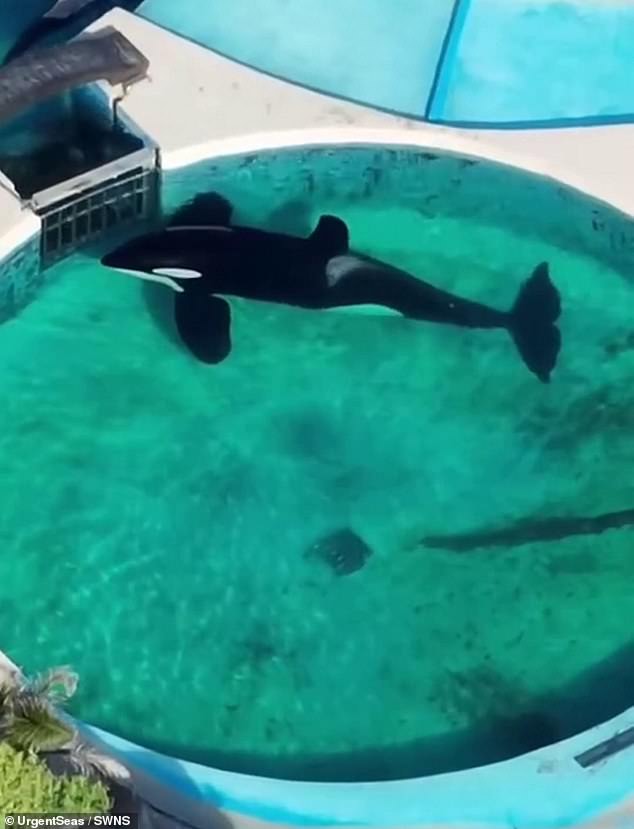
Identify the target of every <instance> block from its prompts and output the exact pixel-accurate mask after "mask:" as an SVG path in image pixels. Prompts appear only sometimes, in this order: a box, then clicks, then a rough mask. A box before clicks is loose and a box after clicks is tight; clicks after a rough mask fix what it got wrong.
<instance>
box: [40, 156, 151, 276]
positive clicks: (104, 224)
mask: <svg viewBox="0 0 634 829" xmlns="http://www.w3.org/2000/svg"><path fill="white" fill-rule="evenodd" d="M157 156H158V152H157V151H156V149H155V148H151V147H147V148H144V149H142V150H139V151H137V152H135V153H132V154H131V155H128V156H124V157H123V158H121V159H119V160H117V161H114V162H111V163H110V164H106V165H104V166H103V167H99V168H97V169H95V170H91V172H90V173H87V174H85V175H82V176H77V178H76V179H70V180H69V181H65V182H63V183H62V184H59V185H56V186H55V187H51V188H49V189H48V190H43V191H40V192H39V193H35V194H34V195H33V197H32V198H31V199H30V207H31V208H32V209H33V210H34V211H35V213H37V214H38V215H39V216H40V217H41V219H42V235H41V242H40V252H41V264H42V267H43V268H47V267H48V266H49V265H52V264H53V263H54V262H56V261H57V260H58V259H62V258H63V257H64V256H67V255H68V254H70V253H72V252H73V251H74V250H76V249H77V248H79V247H80V246H81V245H83V244H85V243H86V242H90V241H94V240H95V239H97V238H99V237H100V236H101V235H102V234H104V233H106V232H108V231H111V230H114V229H115V228H122V227H125V226H127V225H132V224H134V223H137V222H139V221H151V220H152V219H154V218H155V217H156V216H157V215H158V211H159V202H160V171H159V165H158V158H157Z"/></svg>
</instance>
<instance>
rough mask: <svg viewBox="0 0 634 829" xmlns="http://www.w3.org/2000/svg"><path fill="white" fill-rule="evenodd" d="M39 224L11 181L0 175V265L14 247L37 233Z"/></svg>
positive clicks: (0, 275)
mask: <svg viewBox="0 0 634 829" xmlns="http://www.w3.org/2000/svg"><path fill="white" fill-rule="evenodd" d="M40 226H41V222H40V219H39V218H38V217H37V216H36V215H35V213H33V211H32V210H30V208H29V207H27V206H26V205H23V203H22V201H21V200H20V198H19V196H18V195H17V194H16V193H15V191H14V190H13V187H12V185H11V183H10V182H8V181H7V180H6V179H5V178H4V176H0V265H1V263H2V262H3V260H4V259H6V258H7V257H8V256H9V255H10V254H11V252H12V251H13V250H15V248H18V247H20V245H23V244H24V243H25V242H28V240H29V239H31V238H32V237H33V236H35V235H36V234H37V233H39V232H40ZM0 279H2V274H1V273H0Z"/></svg>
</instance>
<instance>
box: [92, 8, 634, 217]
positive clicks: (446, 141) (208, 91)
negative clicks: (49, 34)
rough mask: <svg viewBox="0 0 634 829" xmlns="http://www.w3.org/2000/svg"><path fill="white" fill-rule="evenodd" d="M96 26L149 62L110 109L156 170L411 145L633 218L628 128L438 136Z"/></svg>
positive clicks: (148, 37) (115, 13) (138, 24)
mask: <svg viewBox="0 0 634 829" xmlns="http://www.w3.org/2000/svg"><path fill="white" fill-rule="evenodd" d="M106 25H111V26H114V27H116V28H118V29H120V30H121V31H122V32H123V33H124V34H125V36H126V37H127V38H128V39H129V40H130V41H131V42H132V43H134V44H135V46H136V47H137V48H138V49H139V50H140V51H141V52H143V54H144V55H145V56H146V57H147V58H148V59H149V61H150V70H149V73H148V79H147V80H145V81H141V82H140V83H138V84H137V85H135V86H134V87H133V88H132V89H130V90H129V91H128V94H127V95H126V96H125V98H124V99H123V101H122V102H121V104H120V106H121V109H122V110H123V111H124V112H125V113H126V115H128V116H129V117H130V118H131V119H132V120H133V121H135V122H136V123H138V124H140V125H141V126H142V128H143V129H144V131H145V132H147V133H148V134H149V135H150V136H151V137H152V138H153V139H154V140H155V141H156V142H157V143H158V145H159V146H160V147H161V150H162V163H163V167H164V168H165V169H168V170H169V169H175V168H178V167H182V166H184V165H186V164H190V163H193V162H195V161H199V160H202V159H204V158H208V157H210V156H217V155H228V154H235V153H240V152H248V151H250V150H253V149H258V148H266V147H279V146H284V145H288V144H291V145H292V144H302V143H303V144H306V143H321V142H324V143H341V142H345V141H350V142H352V143H354V142H357V143H359V142H368V143H389V142H390V141H395V142H399V143H403V142H406V141H411V143H412V144H419V145H424V146H440V147H445V148H447V149H452V148H453V149H454V150H455V151H456V152H462V153H465V154H474V155H481V156H483V157H485V158H497V159H499V160H500V161H502V162H506V163H509V164H512V165H516V166H522V167H526V168H528V169H531V170H534V171H535V172H541V173H544V174H546V175H551V176H554V177H557V178H559V179H561V180H563V181H564V182H566V183H569V184H571V185H572V186H575V187H578V188H580V189H582V190H586V191H587V192H589V193H590V194H591V195H594V196H596V197H597V198H599V199H602V200H604V201H607V202H610V203H612V204H613V205H615V206H616V207H618V208H620V209H621V210H623V211H625V212H627V213H630V214H632V215H634V170H633V169H632V166H631V164H630V163H629V155H630V147H632V146H634V125H623V126H609V127H584V128H576V129H553V130H528V131H523V130H519V131H514V130H462V129H452V128H449V127H439V126H434V125H431V124H425V123H422V122H420V121H414V120H408V119H406V118H401V117H396V116H392V115H388V114H385V113H382V112H378V111H375V110H373V109H369V108H367V107H364V106H360V105H357V104H352V103H348V102H346V101H340V100H336V99H334V98H331V97H329V96H327V95H322V94H319V93H316V92H312V91H309V90H306V89H304V88H302V87H299V86H295V85H293V84H290V83H286V82H285V81H281V80H278V79H276V78H272V77H269V76H267V75H263V74H262V73H260V72H256V71H254V70H252V69H249V68H248V67H245V66H242V65H240V64H238V63H235V62H234V61H231V60H228V59H227V58H224V57H222V56H220V55H217V54H215V53H214V52H211V51H209V50H208V49H204V48H202V47H201V46H198V45H196V44H194V43H192V42H190V41H187V40H184V39H182V38H178V37H176V36H175V35H173V34H171V33H169V32H167V31H165V30H163V29H161V28H160V27H158V26H156V25H154V24H152V23H149V22H147V21H146V20H143V19H142V18H140V17H136V16H134V15H132V14H130V13H129V12H125V11H123V10H121V9H113V10H112V11H110V12H109V13H108V14H106V15H105V16H104V17H102V18H101V19H100V20H98V21H97V22H96V23H94V24H93V25H92V27H91V29H92V30H93V31H95V30H98V29H100V28H102V27H103V26H106ZM176 44H178V47H176ZM107 91H108V90H107V89H106V92H107Z"/></svg>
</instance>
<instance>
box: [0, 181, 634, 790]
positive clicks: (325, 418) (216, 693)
mask: <svg viewBox="0 0 634 829" xmlns="http://www.w3.org/2000/svg"><path fill="white" fill-rule="evenodd" d="M231 181H232V188H233V193H232V195H235V193H236V192H237V191H238V190H240V191H241V192H242V197H241V198H240V199H239V202H238V204H239V208H240V209H239V215H238V218H242V219H243V220H245V219H248V220H249V221H253V222H257V223H258V224H262V225H264V226H266V225H269V226H273V225H274V226H276V227H278V228H279V227H284V226H286V227H287V228H291V227H292V229H293V230H295V231H297V230H299V229H300V228H301V227H303V228H304V230H306V229H307V228H309V227H311V226H312V225H313V224H314V222H315V220H316V218H317V216H318V215H319V214H320V213H321V212H326V211H327V212H334V213H337V214H339V215H341V216H342V217H344V218H345V219H346V220H347V221H348V222H349V224H350V227H351V233H352V240H353V244H354V246H355V247H357V248H359V249H361V250H364V251H368V252H370V253H372V254H374V255H376V256H378V257H381V258H383V259H385V260H387V261H390V262H394V263H395V264H398V265H400V266H402V267H405V268H408V269H410V270H411V271H413V272H415V273H420V274H421V275H423V274H427V275H429V276H430V278H431V276H432V275H433V281H434V282H435V283H436V284H438V285H442V286H443V287H445V288H448V289H450V290H454V291H456V292H458V293H461V294H463V295H465V296H469V297H472V298H477V299H480V300H483V301H486V302H490V303H492V304H494V305H495V306H496V307H507V306H509V305H510V303H511V301H512V299H513V297H514V296H515V294H516V292H517V289H518V286H519V284H520V282H521V280H522V279H524V278H525V277H526V275H527V274H528V273H529V272H530V271H531V269H532V268H533V266H534V265H535V264H536V263H537V262H539V261H541V260H544V259H546V260H548V261H549V262H550V264H551V270H552V274H553V278H554V279H555V281H556V283H557V284H558V286H559V288H560V290H561V292H562V295H563V298H564V303H565V312H564V317H563V323H562V328H563V334H564V343H565V347H564V351H563V353H562V358H561V363H560V366H559V368H558V370H557V372H556V374H555V376H554V379H553V383H552V385H550V386H543V385H541V384H539V383H538V382H537V381H536V380H535V379H534V378H533V377H532V375H530V374H529V373H528V372H527V371H526V370H525V368H524V367H523V365H522V364H521V362H520V361H519V359H518V357H517V355H516V353H515V351H514V349H513V347H512V345H511V344H510V342H509V340H508V338H507V336H506V335H505V334H504V333H503V332H469V331H462V330H451V329H448V328H442V327H434V326H431V325H423V324H412V323H406V322H403V321H401V320H399V319H391V318H385V317H372V316H351V315H348V314H344V313H340V312H339V313H338V312H332V313H313V312H308V311H301V310H293V309H288V308H280V307H273V306H268V305H256V304H250V303H246V302H240V301H237V302H235V303H233V305H234V351H233V354H232V355H231V357H230V359H229V360H228V361H227V362H225V363H224V364H222V365H220V366H218V367H215V368H210V367H208V366H204V365H200V364H197V363H195V362H193V361H192V360H191V359H190V358H189V356H188V355H187V354H186V353H185V352H184V351H183V350H182V349H181V348H180V347H179V345H178V344H177V343H176V342H175V340H174V338H173V332H172V331H171V330H170V327H169V324H168V322H167V319H168V317H169V306H168V302H169V299H170V297H169V295H167V294H166V293H165V292H164V291H163V290H162V289H161V288H160V287H158V286H149V287H147V286H146V287H143V286H141V285H140V284H139V283H138V282H137V281H135V280H134V279H131V278H128V277H126V276H124V275H120V274H117V273H112V272H108V271H106V270H104V269H102V268H101V267H99V266H98V265H96V264H95V262H94V260H92V259H91V258H89V257H88V256H83V255H82V256H80V255H78V256H76V257H74V258H73V259H71V260H69V261H67V262H64V263H62V264H61V265H59V266H58V267H56V268H55V269H54V271H53V272H52V273H51V275H50V276H51V278H50V281H49V283H48V285H47V287H46V288H45V289H44V290H43V292H42V294H41V296H40V298H39V299H38V300H37V301H36V302H35V303H34V304H32V305H31V306H29V307H28V308H27V309H26V310H24V311H23V312H22V313H21V314H20V315H19V316H18V317H17V318H15V319H13V320H11V321H9V322H7V323H6V324H4V325H2V326H1V327H0V388H1V391H2V399H3V405H4V416H3V427H2V431H1V432H0V458H1V464H2V479H3V484H4V487H3V505H2V510H1V511H0V540H1V541H2V550H3V555H2V556H1V557H0V620H1V623H2V630H3V635H2V648H3V649H5V650H6V651H7V652H8V653H9V654H10V655H11V656H12V658H14V659H15V660H16V661H18V662H19V663H21V664H23V665H24V666H25V667H26V668H27V669H29V670H36V669H39V668H44V667H46V666H48V665H51V664H56V663H63V664H66V663H71V664H72V665H73V666H74V667H75V668H76V669H77V670H78V671H79V673H80V676H81V683H80V690H79V694H78V697H77V701H76V704H75V707H74V708H73V713H75V714H77V715H78V716H80V717H81V718H83V719H85V720H87V721H89V722H91V723H94V724H96V725H99V726H101V727H104V728H106V729H108V730H110V731H113V732H115V733H117V734H120V735H122V736H125V737H127V738H129V739H131V740H133V741H135V742H138V743H141V744H143V745H147V746H151V747H156V748H159V749H162V750H164V751H167V752H169V753H172V754H176V755H178V756H180V757H184V758H189V759H195V760H199V761H203V762H207V763H213V764H217V765H220V766H221V767H225V768H230V769H236V770H244V771H250V772H259V773H266V774H276V775H279V776H289V777H294V778H303V779H339V780H344V779H378V778H390V777H404V776H413V775H416V774H421V773H431V772H434V771H443V770H448V769H453V768H459V767H467V766H470V765H475V764H479V763H483V762H490V761H493V760H497V759H500V758H502V757H507V756H511V755H513V754H516V753H519V752H521V751H524V750H527V749H529V748H532V747H534V746H535V745H538V744H543V743H548V742H552V741H554V740H556V739H558V738H559V737H562V736H566V735H567V734H570V733H574V732H575V731H577V730H579V729H581V728H584V727H586V726H588V725H590V724H592V723H594V722H598V721H600V720H602V719H605V718H606V717H607V716H610V715H611V714H613V713H616V712H617V711H619V710H621V709H623V708H625V707H626V706H627V705H628V704H630V703H631V694H630V689H631V687H632V685H631V683H632V679H633V677H632V667H631V666H632V659H631V647H632V636H631V625H630V619H631V618H632V613H633V611H634V599H633V598H632V593H631V590H630V587H629V581H630V579H629V576H630V572H631V550H632V542H633V540H634V534H633V533H634V531H633V530H632V528H628V527H624V528H622V529H620V530H614V531H610V532H606V533H604V534H602V535H595V536H574V537H570V538H567V539H564V540H561V541H558V542H544V541H542V542H534V543H531V544H526V545H523V546H508V547H501V548H479V549H473V550H472V551H470V552H467V553H456V552H451V551H445V550H441V549H434V548H432V547H429V546H425V544H424V543H422V539H423V538H424V537H426V536H429V535H445V534H448V533H456V532H461V531H472V530H479V529H483V528H484V529H486V528H490V527H499V526H502V527H503V526H508V525H510V524H512V523H513V522H514V521H516V520H520V519H522V520H529V521H530V522H532V523H533V524H535V523H536V522H539V521H541V520H542V519H543V518H544V517H548V516H552V515H556V516H558V515H564V516H576V517H583V516H594V515H598V514H601V513H607V512H613V511H616V510H624V509H626V508H631V507H632V501H633V500H634V492H633V487H632V479H631V469H632V462H633V460H634V446H633V443H632V426H633V421H632V412H633V411H634V406H633V403H634V400H633V399H632V384H631V377H632V371H633V369H634V347H633V344H632V327H631V311H630V309H631V307H632V301H633V299H634V286H633V283H632V282H631V280H630V279H629V277H626V275H624V274H623V273H620V272H617V271H615V270H613V269H612V268H610V267H608V266H606V265H605V264H603V263H601V262H598V261H596V260H593V259H591V258H588V257H586V256H582V255H579V254H577V253H574V252H572V251H570V250H564V249H562V248H559V247H554V246H552V245H550V244H547V243H546V242H544V241H540V240H538V239H536V238H534V237H531V236H528V235H525V234H520V233H518V232H514V231H512V230H511V229H509V228H505V227H500V226H496V225H493V224H491V223H490V222H486V221H480V220H479V219H478V217H477V216H474V217H472V218H471V219H469V220H466V219H464V218H457V217H456V216H452V215H443V214H437V215H435V216H430V215H429V214H424V213H421V212H420V211H418V210H415V209H413V208H411V207H408V206H403V203H402V201H401V200H399V198H398V194H396V195H395V196H394V199H393V201H392V202H389V201H386V199H385V196H384V195H383V196H381V198H380V199H379V198H378V196H373V194H372V193H369V194H368V195H367V198H364V199H363V200H359V199H352V198H347V197H345V196H341V195H339V196H335V195H332V196H331V197H326V196H324V195H323V193H322V195H320V196H319V198H317V197H316V196H315V195H313V196H312V197H308V196H307V198H306V199H305V200H304V202H302V203H297V202H294V203H293V204H285V203H284V201H283V194H282V193H281V192H279V191H277V190H276V191H275V197H274V199H273V202H275V203H276V205H277V207H276V209H275V211H274V213H273V214H272V213H270V211H271V209H272V203H271V193H270V192H269V191H267V192H263V191H261V190H260V191H256V189H255V187H256V184H255V183H254V182H255V179H254V178H252V177H251V178H249V176H245V175H244V174H243V173H240V174H237V175H234V176H233V177H232V179H231ZM267 205H268V207H267ZM342 528H349V529H350V530H352V531H354V532H355V533H357V534H358V535H359V536H360V537H361V538H362V539H363V540H364V541H365V543H366V544H367V545H369V547H370V548H371V550H372V555H371V556H370V558H369V559H368V561H367V562H366V564H365V566H364V567H363V568H361V569H359V570H358V571H356V572H354V573H352V574H349V575H345V576H338V575H336V574H335V573H334V572H333V571H332V569H330V568H329V567H328V566H326V565H325V564H324V562H322V561H320V560H319V559H317V558H315V557H311V556H306V550H307V549H308V548H309V547H311V546H312V545H313V544H314V543H315V541H317V540H318V539H319V538H321V537H323V536H324V535H325V534H327V533H330V532H333V531H337V530H339V529H342Z"/></svg>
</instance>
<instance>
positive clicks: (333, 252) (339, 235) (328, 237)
mask: <svg viewBox="0 0 634 829" xmlns="http://www.w3.org/2000/svg"><path fill="white" fill-rule="evenodd" d="M308 239H309V241H310V243H311V244H312V245H314V246H315V247H316V248H317V250H318V251H319V253H320V254H322V255H323V256H325V257H326V259H331V258H332V257H333V256H341V255H342V254H343V253H347V251H348V248H349V245H350V234H349V232H348V225H347V224H346V223H345V222H344V220H343V219H340V218H339V217H338V216H328V215H324V216H322V217H321V218H320V219H319V221H318V222H317V227H316V228H315V229H314V230H313V232H312V233H311V234H310V236H309V237H308Z"/></svg>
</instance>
